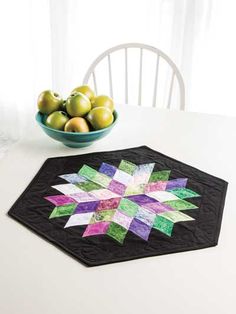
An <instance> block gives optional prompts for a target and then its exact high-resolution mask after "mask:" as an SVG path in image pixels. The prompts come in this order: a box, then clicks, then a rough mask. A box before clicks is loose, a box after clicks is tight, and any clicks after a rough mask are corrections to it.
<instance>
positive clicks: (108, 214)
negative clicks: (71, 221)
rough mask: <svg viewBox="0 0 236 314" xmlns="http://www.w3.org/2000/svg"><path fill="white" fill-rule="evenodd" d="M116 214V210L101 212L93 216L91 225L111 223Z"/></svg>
mask: <svg viewBox="0 0 236 314" xmlns="http://www.w3.org/2000/svg"><path fill="white" fill-rule="evenodd" d="M114 214H115V210H111V209H108V210H99V211H97V212H95V213H94V214H93V216H92V218H91V220H90V222H89V224H94V223H97V222H100V221H111V220H112V218H113V216H114Z"/></svg>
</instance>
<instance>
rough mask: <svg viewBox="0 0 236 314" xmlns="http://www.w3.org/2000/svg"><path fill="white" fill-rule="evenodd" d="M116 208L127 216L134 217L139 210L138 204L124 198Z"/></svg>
mask: <svg viewBox="0 0 236 314" xmlns="http://www.w3.org/2000/svg"><path fill="white" fill-rule="evenodd" d="M118 209H119V210H120V211H121V212H123V213H124V214H126V215H127V216H129V217H134V216H135V215H136V213H137V211H138V210H139V206H138V205H137V204H136V203H134V202H132V201H130V200H128V199H126V198H122V199H121V201H120V204H119V207H118Z"/></svg>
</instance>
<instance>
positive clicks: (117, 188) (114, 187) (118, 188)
mask: <svg viewBox="0 0 236 314" xmlns="http://www.w3.org/2000/svg"><path fill="white" fill-rule="evenodd" d="M108 189H109V190H110V191H112V192H114V193H117V194H119V195H124V194H125V190H126V186H125V185H124V184H123V183H121V182H118V181H116V180H112V181H111V183H110V184H109V186H108Z"/></svg>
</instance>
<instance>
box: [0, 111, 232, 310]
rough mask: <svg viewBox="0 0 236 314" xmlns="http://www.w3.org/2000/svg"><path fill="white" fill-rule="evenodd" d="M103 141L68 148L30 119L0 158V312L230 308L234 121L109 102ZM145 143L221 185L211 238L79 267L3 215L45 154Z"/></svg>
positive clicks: (72, 152) (97, 149)
mask: <svg viewBox="0 0 236 314" xmlns="http://www.w3.org/2000/svg"><path fill="white" fill-rule="evenodd" d="M118 111H119V113H120V117H119V122H118V124H117V126H116V127H115V128H114V129H113V131H112V132H111V134H109V135H108V136H107V137H106V138H104V139H102V140H100V141H98V142H96V143H94V144H93V145H92V146H90V147H88V148H83V149H70V148H67V147H65V146H63V145H62V144H60V143H57V142H54V141H53V140H51V139H50V138H48V137H47V136H46V135H45V134H44V133H43V132H42V131H41V129H40V128H39V127H38V126H37V125H36V123H35V122H34V121H31V122H30V123H31V125H30V132H29V133H28V136H27V137H25V138H23V139H22V140H21V141H19V142H17V143H15V144H14V145H13V146H12V147H11V149H10V150H9V151H8V152H7V153H6V154H5V156H4V157H3V158H2V159H1V162H0V175H1V180H0V191H1V192H0V194H1V215H0V248H1V250H0V313H2V314H42V313H44V314H54V313H55V314H60V313H63V314H64V313H70V314H80V313H81V314H82V313H86V314H90V313H96V314H100V313H101V314H108V313H109V314H116V313H119V314H120V313H124V314H126V313H127V314H133V313H143V312H146V313H149V314H152V313H155V314H156V313H158V312H159V313H164V314H170V313H181V314H185V313H186V314H189V313H191V314H195V313H196V314H199V313H201V314H210V313H214V314H222V313H225V314H231V313H232V314H235V313H236V305H235V299H236V288H235V286H236V246H235V242H234V241H235V239H236V208H235V201H234V197H235V194H234V193H235V191H236V171H235V160H236V149H235V145H236V119H235V118H229V117H220V116H213V115H207V114H197V113H187V112H179V111H167V110H157V109H152V108H145V107H135V106H119V108H118ZM141 145H147V146H149V147H151V148H153V149H155V150H157V151H159V152H162V153H164V154H166V155H168V156H171V157H173V158H176V159H178V160H180V161H183V162H185V163H187V164H190V165H192V166H195V167H197V168H199V169H201V170H203V171H205V172H208V173H209V174H212V175H215V176H218V177H221V178H222V179H225V180H226V181H228V182H229V187H228V192H227V197H226V204H225V210H224V216H223V221H222V228H221V234H220V238H219V244H218V246H216V247H213V248H208V249H204V250H197V251H190V252H184V253H178V254H170V255H163V256H157V257H151V258H144V259H138V260H133V261H129V262H123V263H116V264H110V265H105V266H99V267H93V268H86V267H85V266H83V265H82V264H80V263H79V262H77V261H76V260H75V259H73V258H71V257H69V256H68V255H67V254H65V253H63V252H62V251H60V250H58V249H57V248H56V247H54V246H53V245H51V244H50V243H48V242H47V241H45V240H43V239H42V238H40V237H38V236H37V235H36V234H34V233H32V232H31V231H30V230H28V229H27V228H25V227H24V226H22V225H21V224H19V223H17V222H16V221H14V220H13V219H11V218H10V217H8V216H7V215H6V213H7V211H8V210H9V208H10V207H11V205H12V204H13V202H14V201H15V200H16V199H17V198H18V196H19V195H20V194H21V193H22V192H23V191H24V189H25V188H26V186H27V185H28V183H29V182H30V181H31V179H32V178H33V177H34V175H35V174H36V173H37V171H38V170H39V168H40V166H41V165H42V163H43V162H44V160H45V159H46V158H48V157H54V156H65V155H76V154H86V153H89V152H96V151H106V150H107V151H108V150H116V149H125V148H128V147H135V146H141Z"/></svg>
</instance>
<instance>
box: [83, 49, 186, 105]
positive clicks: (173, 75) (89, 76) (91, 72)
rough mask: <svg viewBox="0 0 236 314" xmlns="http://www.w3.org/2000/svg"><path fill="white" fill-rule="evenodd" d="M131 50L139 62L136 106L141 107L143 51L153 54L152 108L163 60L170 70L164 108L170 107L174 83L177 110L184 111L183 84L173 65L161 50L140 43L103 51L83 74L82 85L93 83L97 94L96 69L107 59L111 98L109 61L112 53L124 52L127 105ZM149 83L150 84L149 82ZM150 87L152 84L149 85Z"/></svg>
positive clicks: (155, 98) (111, 80)
mask: <svg viewBox="0 0 236 314" xmlns="http://www.w3.org/2000/svg"><path fill="white" fill-rule="evenodd" d="M132 48H136V49H138V50H139V58H138V59H139V60H138V69H139V71H138V95H137V96H138V102H137V104H138V105H139V106H141V105H142V85H143V67H144V64H143V53H144V51H145V50H147V51H149V52H152V53H153V54H155V56H156V57H155V58H156V59H155V66H154V68H153V70H154V76H153V94H152V106H153V107H156V106H157V91H158V88H159V86H158V85H159V64H160V60H163V61H164V62H165V63H166V64H167V65H168V68H170V75H169V76H168V84H167V82H166V84H165V86H168V95H167V103H166V107H167V108H168V109H170V107H171V102H172V94H173V87H174V83H175V81H176V82H177V83H178V89H179V96H180V101H179V108H180V110H184V109H185V88H184V82H183V78H182V75H181V73H180V71H179V69H178V68H177V66H176V65H175V63H174V62H173V61H172V60H171V59H170V58H169V57H168V56H167V55H166V54H165V53H164V52H162V51H161V50H159V49H158V48H155V47H152V46H149V45H144V44H140V43H128V44H122V45H118V46H115V47H113V48H110V49H108V50H106V51H104V52H103V53H102V54H101V55H100V56H98V57H97V59H96V60H95V61H94V62H93V63H92V64H91V66H90V67H89V69H88V70H87V73H86V74H85V77H84V80H83V84H88V83H89V81H90V80H92V81H93V85H94V90H95V92H96V94H97V93H98V86H97V77H96V73H95V71H96V67H97V66H98V65H99V64H100V63H101V61H103V60H104V59H107V65H106V69H107V75H108V80H109V93H110V96H111V97H112V98H113V90H114V86H113V71H112V61H111V55H112V54H113V53H114V52H117V51H119V50H123V51H124V61H123V66H122V68H119V69H123V70H124V98H125V99H124V102H125V103H129V102H130V99H129V81H128V78H129V73H128V61H129V51H130V49H132ZM150 83H151V82H150ZM151 85H152V84H151Z"/></svg>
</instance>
